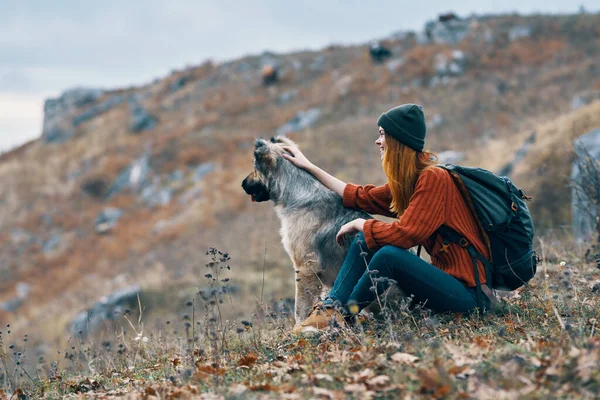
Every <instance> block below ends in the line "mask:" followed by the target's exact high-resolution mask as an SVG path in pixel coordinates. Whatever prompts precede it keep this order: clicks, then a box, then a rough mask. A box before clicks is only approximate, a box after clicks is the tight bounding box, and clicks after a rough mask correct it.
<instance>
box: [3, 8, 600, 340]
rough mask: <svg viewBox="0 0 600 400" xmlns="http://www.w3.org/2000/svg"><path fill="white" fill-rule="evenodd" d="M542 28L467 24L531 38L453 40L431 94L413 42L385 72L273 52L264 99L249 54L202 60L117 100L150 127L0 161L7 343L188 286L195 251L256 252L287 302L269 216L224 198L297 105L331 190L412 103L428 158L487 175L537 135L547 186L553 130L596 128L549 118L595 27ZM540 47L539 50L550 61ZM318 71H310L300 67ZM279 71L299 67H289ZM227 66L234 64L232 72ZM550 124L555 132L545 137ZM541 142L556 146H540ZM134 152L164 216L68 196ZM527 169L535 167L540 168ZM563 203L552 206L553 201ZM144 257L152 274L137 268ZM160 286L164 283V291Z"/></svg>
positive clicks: (344, 59) (358, 50)
mask: <svg viewBox="0 0 600 400" xmlns="http://www.w3.org/2000/svg"><path fill="white" fill-rule="evenodd" d="M547 18H548V21H546V20H545V19H544V18H542V19H541V20H540V21H541V22H535V21H537V20H536V19H535V18H533V19H521V18H520V17H515V16H511V17H506V18H504V17H503V18H497V19H494V18H492V19H491V20H489V21H482V22H481V28H482V29H485V28H487V27H490V29H496V27H501V26H503V24H505V25H507V26H512V24H517V23H519V24H521V23H523V24H527V23H532V24H534V25H535V24H537V25H536V26H538V25H539V26H541V28H540V29H541V31H543V32H544V37H541V38H540V37H538V36H535V35H534V36H532V37H531V38H530V39H526V40H521V41H518V42H515V43H512V44H509V43H508V42H506V43H493V44H488V43H485V45H482V44H477V43H475V42H471V41H465V42H463V43H462V44H461V45H460V49H461V50H463V51H464V52H465V53H466V54H467V57H468V60H469V63H468V68H467V69H466V72H465V74H464V75H463V76H461V77H458V78H456V79H453V80H452V81H451V82H449V83H448V85H446V86H438V87H428V86H427V79H428V77H430V76H431V74H432V71H433V70H432V68H433V59H434V57H435V55H436V54H437V53H438V52H445V51H448V50H449V48H448V47H446V46H419V45H417V44H416V43H415V42H414V40H413V39H406V40H392V41H390V42H389V45H390V46H392V47H394V48H397V49H399V51H400V53H401V54H400V55H399V56H401V57H402V58H403V59H404V63H403V64H402V65H401V66H400V67H398V68H397V69H396V71H395V72H393V73H392V72H390V71H389V70H388V68H387V66H386V65H376V66H374V65H373V64H372V63H371V61H370V59H369V57H368V56H367V53H366V47H365V46H352V47H331V48H328V49H323V50H322V51H320V52H299V53H294V54H287V55H282V56H280V58H281V61H282V64H283V67H284V68H287V73H286V74H285V75H284V79H283V80H282V82H281V83H280V84H279V85H276V86H273V87H270V88H264V87H262V85H261V83H260V75H259V73H258V72H259V71H260V68H259V63H260V60H259V58H258V57H247V58H245V59H243V60H235V61H233V62H231V63H227V64H224V65H218V66H217V65H213V64H210V63H207V64H204V65H202V66H199V67H196V68H188V69H185V70H183V71H176V72H174V73H173V74H172V75H171V76H169V77H167V78H165V79H163V80H160V81H159V82H157V83H154V84H151V85H148V86H145V87H140V88H131V89H124V90H122V91H119V93H122V94H129V93H132V92H137V93H141V92H147V93H149V94H150V97H149V98H148V100H146V102H145V105H146V106H147V107H148V109H150V110H152V111H153V112H155V113H157V114H158V118H159V121H160V122H159V124H158V126H157V127H156V128H155V129H154V130H152V131H147V132H143V133H141V134H138V135H133V134H131V133H130V132H129V131H128V122H129V110H128V107H127V106H126V105H122V106H120V107H117V108H115V109H113V110H111V111H109V112H107V113H105V114H103V115H102V116H101V117H99V118H95V119H93V120H90V121H88V122H87V123H84V124H82V125H81V126H80V127H78V131H77V134H76V136H75V137H73V138H72V139H71V140H69V141H68V142H67V143H65V144H63V145H44V144H42V143H41V141H34V142H31V143H29V144H27V145H25V146H23V147H21V148H20V149H17V150H15V151H14V152H11V153H8V154H4V155H2V156H0V181H2V184H3V191H2V193H0V202H2V207H1V208H0V232H1V233H0V235H3V236H2V237H3V239H2V240H0V254H2V256H5V255H6V257H8V263H3V260H4V259H3V257H2V256H0V267H2V268H3V269H2V270H1V271H0V273H2V274H3V277H4V276H10V280H4V281H3V282H1V283H0V287H1V288H2V292H1V293H0V301H5V300H8V299H9V298H11V297H12V296H13V295H14V293H15V284H16V283H17V282H26V283H29V284H31V285H32V294H31V296H30V298H29V299H28V301H27V302H26V303H25V304H24V305H23V306H22V307H21V308H20V309H19V310H18V312H17V313H16V314H6V313H2V314H0V322H6V321H8V319H9V318H10V319H11V320H12V322H13V324H14V326H15V331H14V332H17V331H19V332H23V330H26V329H30V330H29V332H30V334H31V335H32V336H33V334H34V333H36V334H39V337H40V341H41V342H40V344H47V343H55V342H61V341H62V338H64V337H65V331H66V329H67V325H68V321H70V318H71V317H72V316H73V315H74V314H75V313H76V312H78V311H79V310H81V309H84V308H85V307H87V306H88V305H90V304H93V303H94V302H95V301H97V299H98V298H99V297H101V296H102V295H105V294H107V293H110V292H112V291H114V290H116V289H118V288H120V287H122V285H124V284H125V283H135V282H139V281H140V280H143V279H144V277H145V276H146V275H147V274H149V275H152V276H153V277H154V278H153V279H156V276H158V275H160V273H164V271H165V270H166V271H179V272H181V277H182V278H181V279H186V280H187V281H188V282H197V280H198V276H197V274H196V273H197V268H196V264H197V263H196V261H197V260H198V259H199V258H200V257H201V255H202V254H201V252H202V250H199V249H204V248H206V247H208V246H211V245H214V244H218V245H219V246H221V247H223V248H226V249H229V251H230V252H231V255H232V257H234V258H235V259H237V260H243V263H244V266H243V267H242V268H247V270H248V271H254V270H253V269H252V268H254V267H256V266H260V265H262V262H263V257H264V248H265V246H266V245H267V246H268V255H269V260H268V261H269V262H273V265H274V267H273V269H272V270H270V271H269V272H268V274H269V276H277V277H281V279H280V280H279V281H278V283H280V285H279V286H277V288H276V289H273V296H274V297H276V298H278V297H287V296H288V295H289V294H290V293H291V292H292V290H293V289H292V288H293V278H292V277H288V272H289V268H290V267H289V265H288V261H287V260H288V259H287V256H286V255H285V254H284V251H283V249H282V247H281V245H280V238H279V235H278V227H279V225H278V221H277V219H276V217H275V215H274V213H273V210H272V205H271V204H260V205H259V204H252V203H250V201H249V200H248V198H247V196H246V195H245V194H244V193H243V191H242V190H241V189H240V187H239V186H240V183H241V180H242V179H243V178H244V177H245V176H246V174H247V173H249V172H250V170H251V168H252V162H251V158H252V157H251V154H252V142H253V139H254V137H256V136H265V137H268V136H271V135H272V134H273V133H274V131H275V129H276V128H278V127H279V126H281V125H282V124H283V123H285V122H287V121H288V120H290V119H291V118H292V117H293V116H294V115H296V113H297V112H298V111H302V110H306V109H308V108H310V107H319V108H321V109H322V111H323V114H322V117H321V119H320V120H319V122H318V123H317V125H316V126H314V127H312V128H310V129H307V130H305V131H303V132H300V133H297V134H293V135H292V136H293V137H294V139H295V140H297V141H298V143H300V145H301V147H302V148H303V149H304V150H305V152H306V154H307V155H308V156H309V158H310V159H311V160H313V161H314V162H315V163H316V164H317V165H320V166H322V167H323V168H324V169H326V170H328V171H330V172H332V173H334V174H335V175H336V176H338V177H340V178H341V179H344V180H346V181H352V182H355V183H367V182H372V183H382V182H383V181H384V176H383V173H382V171H381V166H380V163H379V156H378V153H377V151H376V147H375V145H374V144H373V141H374V140H375V134H376V130H375V128H376V127H375V121H376V118H377V117H378V116H379V114H380V113H381V112H382V111H383V110H385V109H388V108H391V107H392V106H395V105H397V104H398V103H401V102H418V103H421V104H423V105H424V106H425V109H426V112H427V117H428V118H432V117H433V115H435V114H437V113H439V114H440V115H441V116H442V117H443V120H444V122H443V124H442V125H440V126H439V127H437V128H435V129H432V130H430V133H429V137H428V140H429V147H431V148H432V149H433V150H436V151H441V150H448V149H454V150H461V151H467V152H468V153H469V157H470V158H469V160H470V161H469V162H470V163H473V164H478V165H481V166H484V167H488V168H492V169H493V168H495V166H496V165H498V166H499V165H501V164H502V163H503V162H504V161H507V159H510V158H511V155H512V152H513V151H514V149H516V148H517V147H518V146H519V145H520V143H521V142H522V140H523V138H524V137H526V136H527V135H528V134H529V133H530V132H531V130H533V129H536V130H538V143H537V144H536V145H535V146H540V147H536V150H535V151H533V152H532V162H533V161H534V157H533V156H535V157H537V155H538V154H539V155H540V157H541V154H542V153H543V152H542V147H541V146H542V143H545V142H544V141H545V140H546V137H548V141H549V142H548V143H546V145H547V146H548V147H544V152H546V151H547V152H550V151H551V149H554V150H552V151H556V152H558V153H557V154H553V155H550V156H551V157H553V159H560V160H561V162H560V164H556V165H554V164H553V165H552V166H553V167H556V169H555V170H552V174H560V173H562V172H561V171H562V170H563V169H562V168H563V166H565V165H566V163H567V161H566V160H567V156H566V154H565V153H564V152H563V150H565V149H567V147H565V146H564V142H562V141H561V140H562V139H560V138H562V136H561V135H563V133H564V132H565V129H566V127H567V126H569V124H570V123H573V124H575V125H576V126H578V128H577V132H579V134H580V133H584V132H583V130H584V128H585V127H586V126H597V119H595V118H596V116H597V115H598V106H597V105H593V106H588V107H593V108H584V109H582V110H578V111H577V112H575V113H572V114H568V115H567V116H566V117H564V119H561V118H559V116H560V115H561V114H563V113H566V112H567V111H568V110H569V107H570V101H571V98H572V96H573V95H574V94H576V93H578V92H580V91H581V90H584V89H588V88H590V87H597V86H598V85H599V84H600V82H599V81H598V80H597V77H595V75H594V71H595V69H594V68H593V67H594V65H595V64H596V63H595V59H596V58H597V49H598V46H597V44H598V37H597V34H596V33H593V32H597V26H598V25H599V24H597V23H596V22H597V19H598V17H597V16H594V15H589V16H579V17H574V18H575V20H574V22H573V24H574V25H575V28H576V29H575V28H574V29H575V31H573V32H575V33H574V34H576V35H581V32H592V33H589V34H587V36H585V37H581V40H579V39H578V40H574V39H573V38H574V37H575V36H573V38H572V37H571V36H570V35H571V34H572V31H570V30H567V29H566V28H565V27H563V25H561V24H563V22H561V21H563V19H561V18H553V17H547ZM544 21H546V22H544ZM556 21H559V22H560V23H558V22H556ZM565 23H566V22H565ZM542 28H543V29H542ZM592 28H593V29H592ZM498 29H500V28H498ZM502 29H504V28H502ZM594 29H596V30H594ZM594 35H595V36H594ZM577 38H579V36H577ZM583 39H585V40H583ZM564 43H568V45H567V46H565V45H564ZM536 46H537V47H540V49H539V50H540V52H539V54H538V53H536V52H535V51H532V49H535V50H538V49H537V48H536ZM490 47H493V48H494V49H495V51H496V56H497V57H500V58H499V59H498V62H499V63H500V64H499V65H505V64H502V63H505V62H507V60H511V59H514V60H517V61H518V63H517V64H514V65H513V64H507V65H505V66H504V67H502V68H500V67H499V66H496V65H495V64H493V62H491V61H490V63H489V64H486V63H484V62H482V61H481V60H482V55H483V54H487V52H488V51H489V50H490V49H489V48H490ZM546 47H547V48H548V49H550V50H551V51H552V52H554V53H553V55H552V56H550V55H549V54H548V52H547V51H545V50H544V49H546ZM395 57H396V54H395ZM319 60H321V61H322V65H323V67H322V69H321V70H318V69H311V67H310V66H311V65H313V63H315V64H319V63H318V62H317V61H319ZM294 62H298V63H299V64H301V67H300V68H298V69H296V68H295V67H294V65H293V64H294ZM242 64H246V66H244V68H242V67H243V65H242ZM492 64H493V65H492ZM182 77H185V78H186V79H187V81H186V83H185V85H184V86H183V87H182V88H180V89H179V90H177V91H173V90H172V84H173V83H175V82H176V81H177V80H178V79H180V78H182ZM413 78H422V80H421V84H420V86H418V84H417V83H415V84H414V85H415V86H412V85H413ZM499 82H504V83H505V86H506V87H507V88H508V89H506V91H505V92H503V93H499V91H498V83H499ZM291 89H294V90H296V91H297V96H296V97H295V98H294V99H293V100H291V101H289V102H288V103H285V104H282V103H281V102H280V100H279V99H280V96H281V95H282V94H283V93H284V92H286V91H288V90H291ZM556 118H559V119H556ZM586 120H587V121H588V122H587V123H586V122H577V121H586ZM548 121H555V122H548ZM578 124H580V125H578ZM586 124H587V125H586ZM553 126H558V127H559V128H557V129H556V131H553V130H552V129H553V128H552V127H553ZM585 129H587V128H585ZM561 132H563V133H561ZM483 136H489V137H491V140H490V141H489V144H488V145H486V144H485V142H484V141H483V140H481V138H482V137H483ZM551 136H552V137H555V139H552V140H550V139H549V138H550V137H551ZM559 139H560V140H559ZM553 143H554V144H553ZM538 149H539V150H538ZM569 149H570V147H569ZM147 150H148V151H150V154H151V164H152V166H153V167H154V168H155V175H156V176H160V177H161V179H165V178H166V175H167V174H168V173H169V172H171V171H173V170H175V169H180V170H182V171H184V173H185V178H184V179H183V180H182V182H181V187H179V188H178V189H177V191H176V196H175V198H174V200H173V204H172V205H170V206H167V207H164V208H157V209H149V208H147V207H146V206H144V205H143V204H142V203H141V202H140V201H139V198H138V197H137V196H136V195H134V194H132V193H128V192H125V193H124V194H121V195H119V196H116V197H114V198H113V199H111V200H110V201H101V200H94V199H90V198H89V196H88V195H87V194H85V193H82V191H81V188H80V186H81V183H82V182H83V181H85V180H86V179H91V178H98V177H99V178H102V179H106V180H107V181H111V180H112V179H114V177H115V176H116V175H117V174H118V173H119V172H120V171H121V170H122V169H123V168H124V167H125V166H126V165H128V163H129V162H131V161H132V160H134V159H136V158H138V157H139V156H140V155H141V154H143V153H144V152H145V151H147ZM546 156H547V155H545V156H544V157H546ZM535 160H537V159H535ZM206 161H210V162H214V163H215V165H216V167H215V171H213V172H212V173H211V174H209V175H208V176H206V178H205V180H203V181H202V182H199V183H193V182H192V179H191V172H190V169H189V167H188V165H190V164H196V163H198V162H206ZM535 162H536V163H538V164H539V163H541V165H543V163H544V161H543V160H542V159H540V160H538V161H535ZM525 165H527V164H524V166H525ZM532 165H533V164H532ZM536 165H537V164H536ZM536 168H537V167H536ZM546 171H548V170H546ZM515 173H516V174H517V175H516V177H515V180H516V181H517V183H520V184H522V186H523V187H525V188H529V187H530V186H531V185H530V184H529V183H530V182H534V183H536V184H537V183H538V182H546V181H547V182H548V183H549V184H550V183H553V182H550V180H551V178H546V177H545V176H535V177H531V176H529V175H526V174H525V172H522V171H520V170H519V169H517V170H516V172H515ZM542 175H543V174H542ZM194 185H195V186H194ZM538 187H539V189H534V192H535V191H536V190H539V193H535V195H536V197H537V199H540V200H538V201H536V202H535V203H533V204H535V207H538V206H537V205H538V204H543V201H546V199H548V198H550V196H548V194H547V192H546V191H554V190H556V188H555V187H554V186H542V185H541V184H540V185H539V186H538ZM192 188H196V189H201V190H202V192H201V195H200V197H199V198H197V199H195V200H193V201H191V202H190V203H188V204H184V205H182V204H179V202H178V196H179V195H181V194H182V193H183V192H185V191H186V190H189V189H192ZM567 203H568V200H567V199H564V203H562V204H567ZM106 206H116V207H120V208H122V209H123V210H124V211H125V212H126V216H125V217H124V218H122V219H121V220H120V221H119V224H118V226H117V228H115V230H114V232H113V233H112V235H111V236H108V237H98V236H97V235H96V234H95V233H94V232H93V226H94V219H95V217H96V215H97V213H98V212H99V211H100V210H101V209H102V208H103V207H106ZM543 207H546V206H543ZM556 207H558V206H552V207H549V206H548V208H547V210H548V211H542V210H545V209H544V208H539V210H540V211H537V210H538V209H536V210H534V212H535V213H536V218H537V219H536V225H537V226H543V224H544V223H545V222H544V221H546V220H549V218H550V217H552V218H554V216H555V215H556V216H557V218H558V217H560V218H561V221H562V220H563V219H565V218H567V215H566V214H565V211H564V210H562V211H556ZM46 217H51V219H52V224H51V226H45V225H44V224H42V223H40V221H42V219H44V218H46ZM159 221H160V224H159V225H160V226H162V227H163V229H162V230H159V231H158V232H157V231H156V230H155V229H154V228H155V227H156V226H157V224H158V223H159ZM16 227H21V228H26V230H27V231H28V232H30V233H31V234H32V235H34V236H35V237H36V238H38V239H40V240H42V239H44V240H45V239H46V238H47V237H48V235H49V234H50V232H51V230H52V229H57V230H60V231H62V233H63V234H64V238H68V240H67V239H64V243H65V244H64V248H62V247H61V250H60V252H58V253H57V254H52V255H44V254H43V253H42V252H41V249H40V244H39V243H37V242H36V243H35V244H32V245H30V246H28V247H26V248H24V250H23V251H19V250H18V249H17V246H15V245H14V244H13V243H12V240H11V236H10V233H11V230H12V229H13V228H16ZM240 244H243V245H240ZM61 246H62V245H61ZM146 259H152V260H156V263H153V264H151V266H150V267H149V266H148V265H147V264H146V263H145V260H146ZM159 264H162V265H163V267H159V266H158V265H159ZM275 266H276V267H275ZM254 273H255V272H252V273H251V275H254ZM5 274H6V275H5ZM249 274H250V273H249ZM173 279H175V278H174V277H173V276H172V275H167V276H166V277H165V282H170V281H171V280H173ZM286 279H287V280H286ZM248 304H254V303H253V302H250V303H248ZM32 325H33V327H32ZM17 327H18V329H17ZM42 342H43V343H42Z"/></svg>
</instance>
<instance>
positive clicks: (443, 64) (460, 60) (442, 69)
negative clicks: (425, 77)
mask: <svg viewBox="0 0 600 400" xmlns="http://www.w3.org/2000/svg"><path fill="white" fill-rule="evenodd" d="M465 63H466V57H465V53H464V52H463V51H461V50H453V51H452V52H451V53H450V54H449V55H448V54H445V53H440V54H438V55H436V56H435V60H434V67H435V72H436V74H437V76H439V77H444V76H460V75H462V74H463V73H464V72H465Z"/></svg>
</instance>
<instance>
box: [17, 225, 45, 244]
mask: <svg viewBox="0 0 600 400" xmlns="http://www.w3.org/2000/svg"><path fill="white" fill-rule="evenodd" d="M10 240H11V242H12V244H14V245H28V244H35V243H37V242H38V239H37V237H36V236H35V235H34V234H33V233H31V232H29V231H27V230H25V229H22V228H13V229H12V230H11V232H10Z"/></svg>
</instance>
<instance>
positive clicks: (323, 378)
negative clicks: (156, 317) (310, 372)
mask: <svg viewBox="0 0 600 400" xmlns="http://www.w3.org/2000/svg"><path fill="white" fill-rule="evenodd" d="M315 380H316V381H328V382H333V377H332V376H331V375H328V374H315Z"/></svg>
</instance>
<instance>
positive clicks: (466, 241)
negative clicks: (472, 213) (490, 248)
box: [458, 238, 469, 247]
mask: <svg viewBox="0 0 600 400" xmlns="http://www.w3.org/2000/svg"><path fill="white" fill-rule="evenodd" d="M458 244H460V245H461V246H462V247H467V246H468V245H469V241H468V240H467V239H465V238H460V240H459V241H458Z"/></svg>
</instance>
